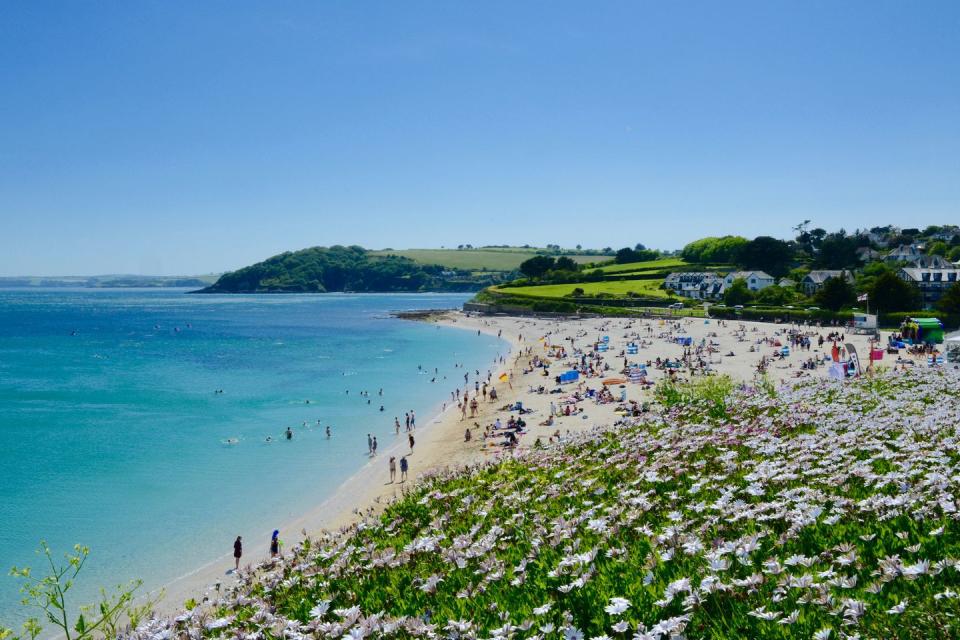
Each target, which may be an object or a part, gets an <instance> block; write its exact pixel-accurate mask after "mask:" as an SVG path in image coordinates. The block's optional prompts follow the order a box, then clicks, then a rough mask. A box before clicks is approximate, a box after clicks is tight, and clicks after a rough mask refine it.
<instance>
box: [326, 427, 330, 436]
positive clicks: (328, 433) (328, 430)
mask: <svg viewBox="0 0 960 640" xmlns="http://www.w3.org/2000/svg"><path fill="white" fill-rule="evenodd" d="M327 439H328V440H329V439H330V425H327Z"/></svg>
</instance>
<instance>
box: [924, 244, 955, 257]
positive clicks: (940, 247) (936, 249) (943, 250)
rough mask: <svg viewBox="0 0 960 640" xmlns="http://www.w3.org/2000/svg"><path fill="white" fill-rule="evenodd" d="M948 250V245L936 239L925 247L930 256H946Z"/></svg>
mask: <svg viewBox="0 0 960 640" xmlns="http://www.w3.org/2000/svg"><path fill="white" fill-rule="evenodd" d="M949 250H950V245H948V244H947V243H946V242H944V241H942V240H938V241H936V242H931V243H930V246H929V247H927V254H928V255H931V256H946V255H947V251H949Z"/></svg>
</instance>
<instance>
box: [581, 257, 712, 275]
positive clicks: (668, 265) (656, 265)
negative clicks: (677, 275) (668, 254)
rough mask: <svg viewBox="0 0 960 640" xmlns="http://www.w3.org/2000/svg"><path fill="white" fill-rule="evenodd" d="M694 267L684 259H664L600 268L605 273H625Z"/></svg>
mask: <svg viewBox="0 0 960 640" xmlns="http://www.w3.org/2000/svg"><path fill="white" fill-rule="evenodd" d="M687 267H690V268H691V269H692V268H693V265H690V264H687V263H686V262H684V261H683V258H662V259H660V260H649V261H647V262H628V263H625V264H612V265H609V266H605V267H599V268H600V269H601V270H602V271H603V272H604V273H625V272H633V271H638V272H642V271H651V272H653V271H662V270H663V269H670V270H676V269H684V268H687Z"/></svg>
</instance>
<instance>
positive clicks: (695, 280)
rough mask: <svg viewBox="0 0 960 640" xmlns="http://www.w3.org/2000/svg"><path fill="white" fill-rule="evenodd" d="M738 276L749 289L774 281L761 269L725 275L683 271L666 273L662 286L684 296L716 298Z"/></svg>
mask: <svg viewBox="0 0 960 640" xmlns="http://www.w3.org/2000/svg"><path fill="white" fill-rule="evenodd" d="M738 278H743V279H744V280H745V281H746V283H747V287H748V288H749V289H750V290H751V291H760V290H761V289H764V288H766V287H769V286H771V285H773V284H775V283H776V280H775V279H774V277H773V276H771V275H769V274H768V273H765V272H763V271H733V272H731V273H728V274H726V275H721V274H719V273H716V272H714V271H683V272H677V273H671V274H670V275H668V276H667V278H666V280H665V281H664V286H665V287H666V288H667V289H670V290H672V291H674V292H675V293H676V294H677V295H680V296H683V297H684V298H691V299H693V300H716V299H717V298H720V297H721V296H722V295H723V292H724V290H725V289H726V288H727V287H729V286H730V285H731V284H733V281H734V280H737V279H738Z"/></svg>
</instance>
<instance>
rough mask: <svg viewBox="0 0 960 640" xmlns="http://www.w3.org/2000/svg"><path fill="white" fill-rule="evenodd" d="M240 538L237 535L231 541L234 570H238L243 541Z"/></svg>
mask: <svg viewBox="0 0 960 640" xmlns="http://www.w3.org/2000/svg"><path fill="white" fill-rule="evenodd" d="M240 540H241V538H240V536H237V539H236V540H234V541H233V559H234V561H235V564H234V571H240V557H241V556H242V555H243V543H242V542H241V541H240Z"/></svg>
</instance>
